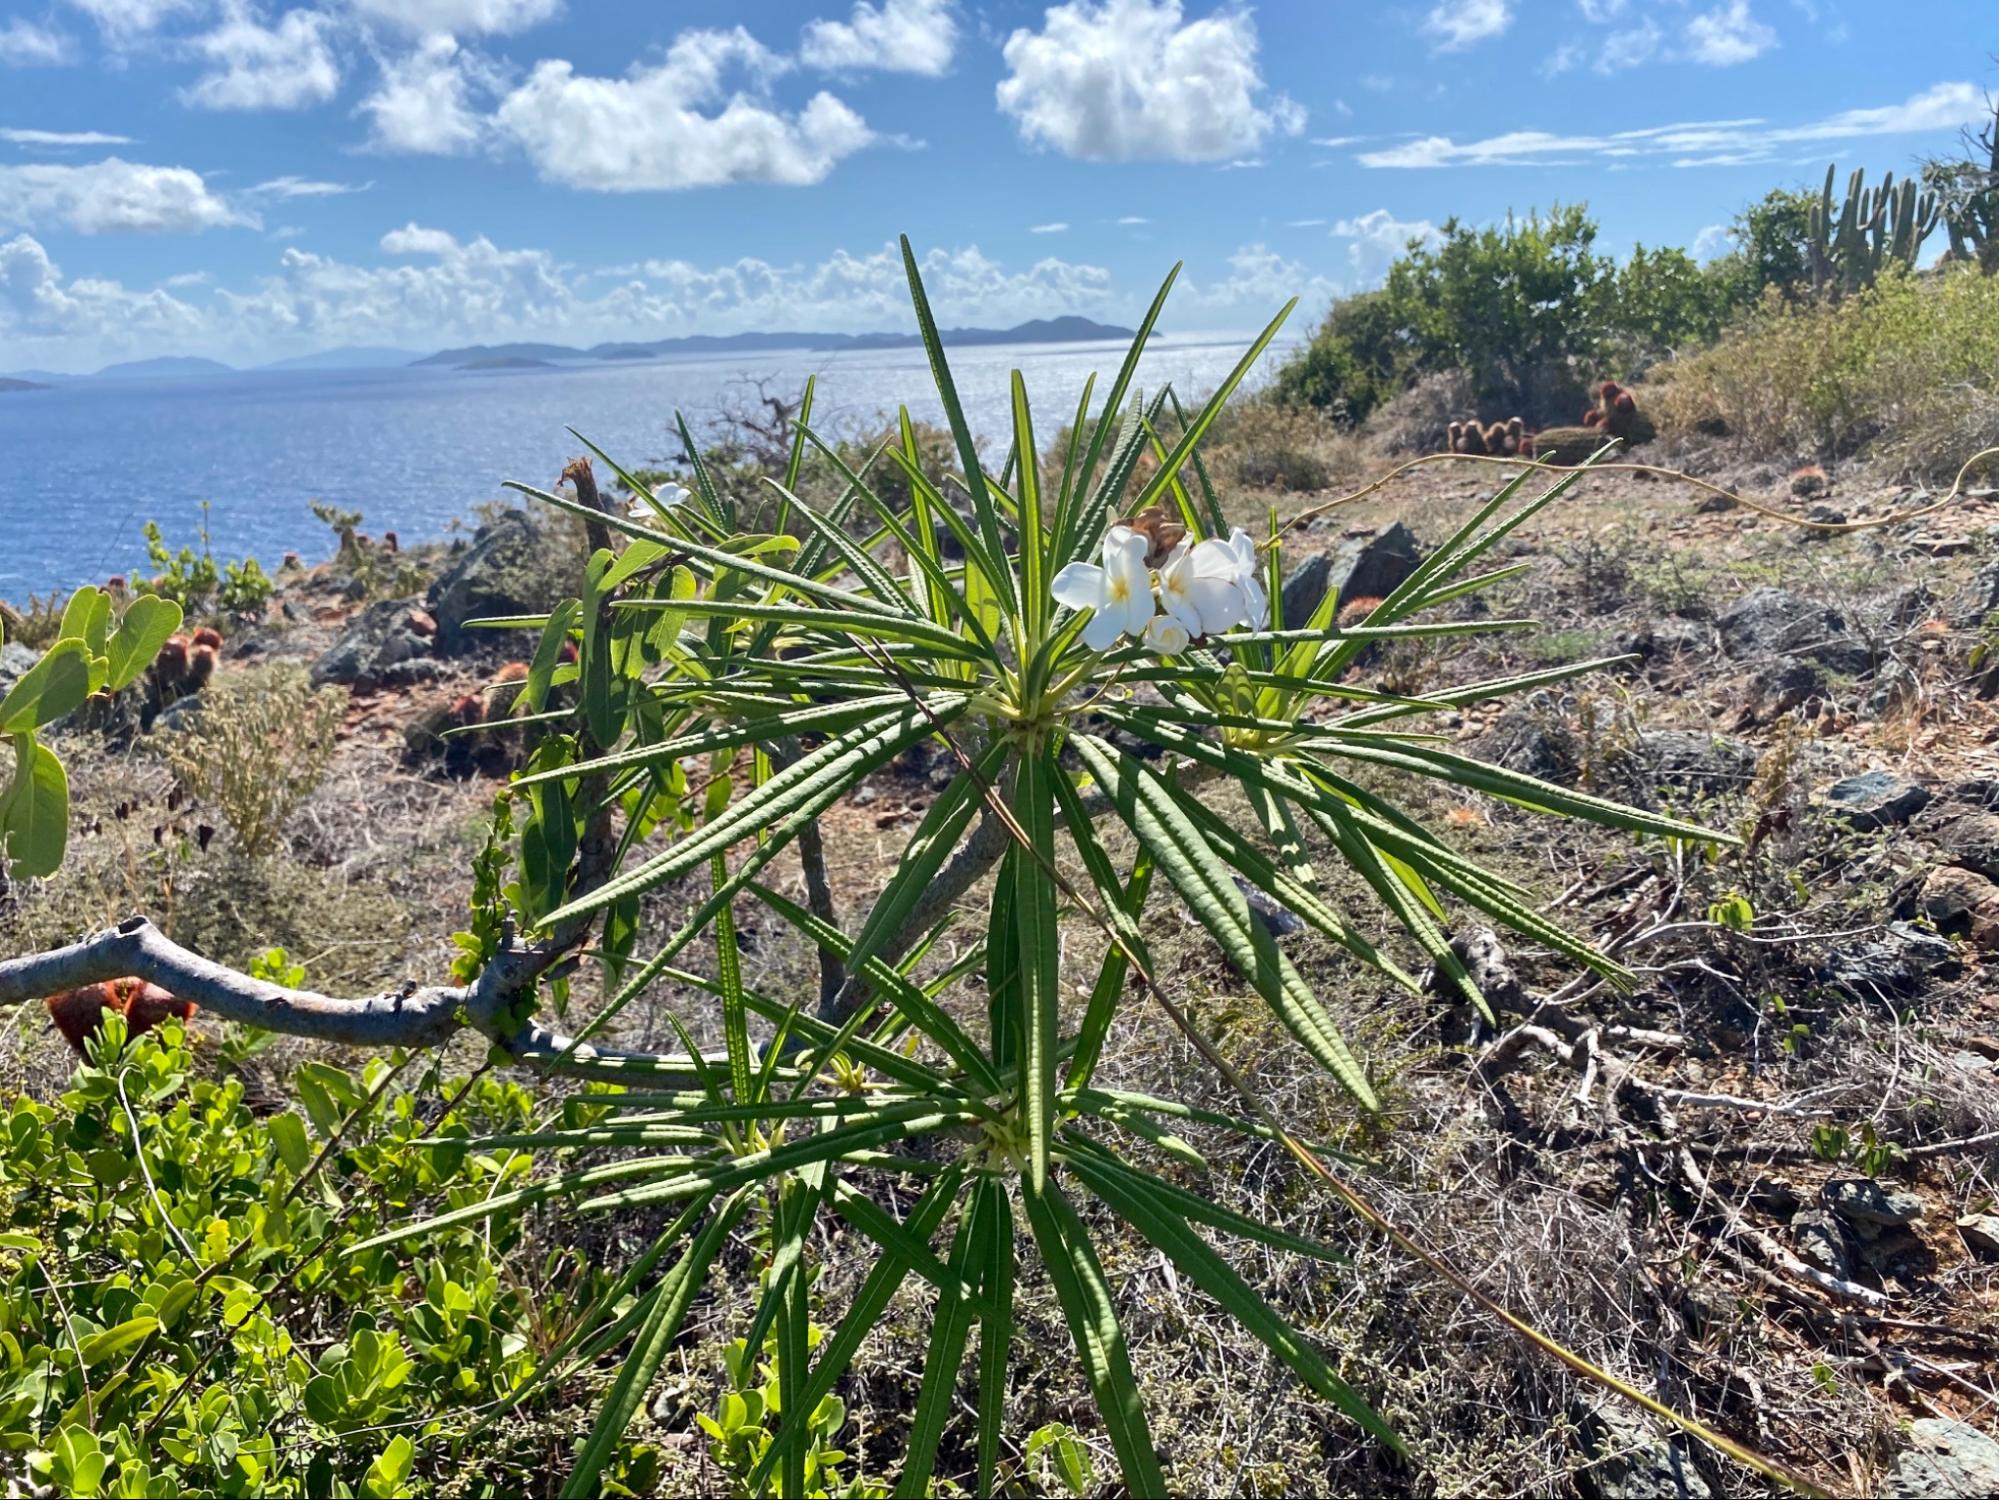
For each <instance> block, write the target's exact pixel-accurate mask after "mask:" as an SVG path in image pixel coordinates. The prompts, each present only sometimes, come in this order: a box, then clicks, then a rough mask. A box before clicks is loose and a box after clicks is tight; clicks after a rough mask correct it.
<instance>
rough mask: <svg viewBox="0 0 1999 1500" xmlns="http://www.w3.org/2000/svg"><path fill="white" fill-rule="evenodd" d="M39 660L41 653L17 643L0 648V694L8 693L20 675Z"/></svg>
mask: <svg viewBox="0 0 1999 1500" xmlns="http://www.w3.org/2000/svg"><path fill="white" fill-rule="evenodd" d="M41 659H42V653H41V652H39V651H31V650H29V649H28V648H27V647H26V646H24V645H22V644H21V643H20V642H19V641H9V642H7V644H6V645H4V646H0V693H6V692H8V691H10V690H11V689H12V688H13V686H14V684H15V683H17V682H19V681H20V680H21V675H22V674H23V673H24V672H26V671H27V670H28V669H29V668H30V667H32V666H33V665H34V664H35V663H36V662H38V661H40V660H41Z"/></svg>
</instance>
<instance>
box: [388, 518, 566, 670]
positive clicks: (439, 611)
mask: <svg viewBox="0 0 1999 1500" xmlns="http://www.w3.org/2000/svg"><path fill="white" fill-rule="evenodd" d="M544 545H546V539H545V538H544V537H543V534H542V529H541V528H540V527H539V526H537V525H536V524H535V522H534V520H533V519H532V518H531V517H530V516H529V515H528V513H527V512H526V511H519V510H508V511H502V512H501V513H500V514H499V515H498V516H497V517H495V518H494V519H493V520H491V521H488V522H487V523H486V524H485V525H484V526H481V527H480V528H479V530H478V533H477V534H476V535H475V536H474V537H473V538H472V545H471V546H469V547H467V548H466V549H465V551H464V552H463V553H462V554H461V555H460V556H458V557H457V558H456V559H454V560H453V562H452V564H451V566H450V567H448V568H446V569H445V570H444V572H443V573H441V574H439V575H438V578H437V581H436V582H434V583H433V584H431V586H430V592H429V593H428V594H427V595H426V596H425V601H424V602H425V607H426V608H427V609H428V610H429V611H430V613H431V615H432V616H434V617H435V618H436V620H437V648H438V650H439V651H441V652H443V653H445V654H446V655H451V654H453V653H456V652H459V651H463V650H465V649H466V648H467V647H468V646H470V645H471V644H472V642H471V639H470V633H468V632H467V631H466V629H465V622H466V621H468V620H477V619H482V618H484V617H486V616H489V615H521V614H532V613H533V612H534V611H535V609H537V608H538V607H541V601H537V600H534V599H529V598H526V597H524V594H525V584H526V581H527V580H528V579H529V578H531V577H532V576H533V573H534V554H535V551H536V549H537V548H539V547H542V546H544ZM402 608H403V610H404V612H405V613H407V612H408V609H409V606H408V605H407V604H405V605H403V606H402Z"/></svg>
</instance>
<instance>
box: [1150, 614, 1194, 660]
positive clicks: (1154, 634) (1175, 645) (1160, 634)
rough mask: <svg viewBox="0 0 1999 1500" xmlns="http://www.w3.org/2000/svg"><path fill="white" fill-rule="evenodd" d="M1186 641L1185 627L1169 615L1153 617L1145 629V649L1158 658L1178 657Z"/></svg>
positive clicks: (1183, 649)
mask: <svg viewBox="0 0 1999 1500" xmlns="http://www.w3.org/2000/svg"><path fill="white" fill-rule="evenodd" d="M1188 640H1189V636H1188V635H1187V627H1186V626H1185V625H1182V624H1181V623H1180V622H1179V621H1178V620H1176V619H1174V618H1173V616H1171V615H1154V616H1153V617H1152V619H1151V621H1150V622H1149V623H1147V625H1146V627H1145V645H1146V649H1147V650H1149V651H1151V652H1153V653H1154V654H1155V655H1158V656H1178V655H1179V654H1180V653H1181V652H1182V651H1185V650H1186V649H1187V642H1188Z"/></svg>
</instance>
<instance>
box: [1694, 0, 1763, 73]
mask: <svg viewBox="0 0 1999 1500" xmlns="http://www.w3.org/2000/svg"><path fill="white" fill-rule="evenodd" d="M1776 45H1777V33H1776V32H1775V31H1773V30H1771V29H1770V28H1769V27H1768V26H1765V25H1764V24H1763V23H1762V22H1761V21H1759V20H1757V19H1756V18H1755V17H1754V16H1752V15H1751V14H1750V13H1749V0H1728V3H1727V4H1725V5H1717V6H1716V7H1715V8H1714V9H1713V10H1711V11H1707V12H1706V13H1704V14H1702V15H1698V16H1695V17H1694V18H1693V19H1692V20H1690V21H1688V22H1687V52H1688V55H1689V56H1691V57H1692V58H1693V60H1694V61H1695V62H1699V63H1706V64H1707V65H1708V66H1709V67H1714V68H1730V67H1734V66H1735V65H1736V64H1737V63H1746V62H1749V61H1750V60H1751V59H1753V58H1757V57H1760V56H1762V55H1763V54H1764V53H1765V52H1768V51H1769V50H1770V49H1771V48H1772V47H1774V46H1776Z"/></svg>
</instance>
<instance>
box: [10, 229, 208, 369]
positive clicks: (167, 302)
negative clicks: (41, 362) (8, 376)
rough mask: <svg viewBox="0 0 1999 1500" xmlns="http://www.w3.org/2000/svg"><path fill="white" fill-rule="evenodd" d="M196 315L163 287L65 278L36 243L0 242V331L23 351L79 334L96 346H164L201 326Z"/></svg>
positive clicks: (28, 239)
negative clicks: (134, 287)
mask: <svg viewBox="0 0 1999 1500" xmlns="http://www.w3.org/2000/svg"><path fill="white" fill-rule="evenodd" d="M201 326H202V320H201V315H200V314H199V313H198V312H196V311H195V309H194V308H192V307H190V306H188V305H187V304H186V303H185V302H182V301H180V300H179V299H178V298H176V297H174V296H173V295H172V294H170V293H169V292H167V291H165V290H164V289H157V290H154V291H150V292H133V291H127V290H126V289H125V288H124V287H123V286H121V285H120V284H119V283H117V282H115V281H105V280H101V279H96V278H90V279H78V280H74V281H68V282H65V281H64V279H63V275H62V268H61V267H60V266H58V265H57V264H56V263H55V262H54V261H53V260H51V259H50V258H49V253H48V251H47V250H45V249H44V248H43V247H42V245H41V242H40V241H38V240H36V239H34V238H32V237H30V236H28V235H25V234H17V235H15V236H14V238H12V239H11V240H6V241H4V242H0V333H4V334H6V335H7V336H8V338H9V341H10V342H12V343H16V344H18V345H19V346H20V347H21V348H22V349H23V350H24V351H25V350H29V349H32V348H33V347H35V345H36V344H37V342H40V341H46V342H47V343H49V344H55V345H60V344H61V342H62V341H65V340H68V339H71V338H75V337H78V336H81V337H85V338H88V339H90V340H91V341H92V342H93V343H95V344H97V345H98V347H100V348H101V347H104V346H105V345H106V344H107V343H109V344H110V346H112V347H117V346H119V345H120V344H122V345H124V346H125V347H132V346H134V345H136V344H138V343H140V342H142V341H146V342H150V343H153V344H155V345H163V344H166V343H168V342H170V341H173V340H176V339H180V338H185V337H190V336H193V335H196V334H198V333H199V332H200V331H201Z"/></svg>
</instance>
